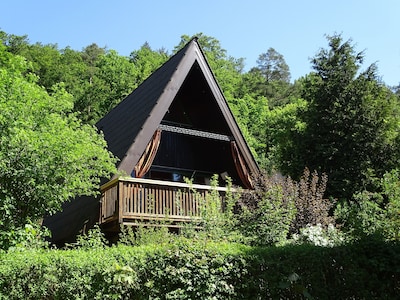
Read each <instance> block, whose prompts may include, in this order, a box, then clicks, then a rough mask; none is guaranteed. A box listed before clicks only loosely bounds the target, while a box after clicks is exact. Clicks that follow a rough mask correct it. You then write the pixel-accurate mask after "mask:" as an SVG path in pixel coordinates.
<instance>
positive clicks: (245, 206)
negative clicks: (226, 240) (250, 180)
mask: <svg viewBox="0 0 400 300" xmlns="http://www.w3.org/2000/svg"><path fill="white" fill-rule="evenodd" d="M296 196H297V187H296V184H295V183H294V182H293V181H292V180H291V179H290V178H284V177H281V176H278V175H276V176H274V177H269V176H259V177H257V178H255V189H254V191H247V192H245V194H244V195H243V197H242V201H241V203H240V209H241V212H240V213H239V220H240V221H239V224H240V225H239V226H240V229H241V231H242V232H243V234H244V236H246V237H247V238H248V239H249V241H248V242H249V243H250V244H254V245H273V244H276V243H282V242H284V241H285V240H286V238H287V237H288V234H289V230H290V226H291V224H292V222H293V220H294V218H295V216H296V206H295V198H296Z"/></svg>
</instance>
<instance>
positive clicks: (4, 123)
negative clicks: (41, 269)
mask: <svg viewBox="0 0 400 300" xmlns="http://www.w3.org/2000/svg"><path fill="white" fill-rule="evenodd" d="M72 107H73V101H72V97H71V95H69V94H68V93H66V92H65V90H64V89H63V87H62V85H55V86H53V88H52V91H51V93H50V94H49V93H48V92H47V91H46V89H44V88H43V87H40V86H38V85H37V76H35V75H33V74H31V73H27V63H26V61H25V60H24V59H23V58H22V57H20V56H15V55H13V54H11V53H9V52H7V51H6V49H5V47H4V46H3V45H2V44H0V112H1V114H0V234H1V232H7V231H9V230H11V229H12V228H16V227H19V226H22V225H24V224H25V223H26V222H28V221H36V220H37V219H40V218H41V217H43V216H44V215H46V214H53V213H55V212H57V211H59V210H60V209H61V205H62V204H63V203H64V202H65V201H68V200H69V199H71V198H73V197H75V196H77V195H90V194H94V193H95V192H96V190H97V187H98V184H99V182H100V178H101V177H104V176H108V175H109V173H111V172H115V159H114V157H113V156H112V154H111V153H109V152H108V151H107V150H106V143H105V141H104V139H103V138H102V136H101V135H100V134H98V133H97V130H96V129H95V128H94V127H92V126H89V125H82V123H81V121H79V120H78V119H77V118H76V116H75V115H74V114H72V113H71V110H72Z"/></svg>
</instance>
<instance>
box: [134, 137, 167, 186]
mask: <svg viewBox="0 0 400 300" xmlns="http://www.w3.org/2000/svg"><path fill="white" fill-rule="evenodd" d="M160 140H161V130H160V129H157V130H156V132H155V133H154V135H153V138H152V139H151V141H150V142H149V144H148V145H147V147H146V149H145V150H144V152H143V154H142V156H141V157H140V159H139V161H138V163H137V164H136V166H135V176H136V177H137V178H141V177H143V176H144V175H145V174H146V173H147V172H148V171H149V169H150V167H151V164H152V163H153V161H154V158H155V157H156V154H157V150H158V147H159V146H160Z"/></svg>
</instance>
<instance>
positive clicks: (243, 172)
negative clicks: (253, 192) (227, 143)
mask: <svg viewBox="0 0 400 300" xmlns="http://www.w3.org/2000/svg"><path fill="white" fill-rule="evenodd" d="M231 150H232V156H233V161H234V163H235V167H236V171H237V172H238V174H239V178H240V180H241V181H242V182H243V184H244V186H245V187H246V188H248V189H252V188H253V183H252V181H251V176H250V173H249V171H248V170H247V167H246V164H245V162H244V160H243V157H242V155H241V154H240V152H239V149H238V148H237V145H236V142H235V141H231Z"/></svg>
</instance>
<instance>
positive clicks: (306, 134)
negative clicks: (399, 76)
mask: <svg viewBox="0 0 400 300" xmlns="http://www.w3.org/2000/svg"><path fill="white" fill-rule="evenodd" d="M328 42H329V49H322V50H320V51H319V52H318V53H317V55H316V56H315V57H314V58H313V59H312V60H311V62H312V65H313V68H314V70H315V72H314V73H311V74H310V75H309V76H306V77H305V79H304V80H303V81H302V85H303V88H302V94H303V98H304V99H305V100H306V101H307V103H308V108H307V110H306V111H305V112H304V113H303V114H301V115H300V121H301V122H302V123H305V124H306V126H305V129H304V131H302V132H301V133H299V135H298V136H297V137H296V138H295V139H294V140H292V141H294V145H295V146H296V147H294V148H293V149H292V151H291V152H289V153H285V155H284V156H285V158H284V160H283V161H288V162H289V161H291V163H290V164H287V165H286V168H285V170H284V171H285V172H288V174H290V175H292V176H293V177H294V178H298V176H299V175H300V174H301V172H302V170H303V168H304V166H307V167H309V168H310V169H312V170H317V171H319V172H324V173H326V174H327V175H328V176H329V183H328V186H327V193H328V195H329V196H333V197H336V198H339V199H351V197H352V195H353V194H354V193H356V192H360V191H362V190H364V189H365V188H368V189H370V190H372V191H373V189H374V188H376V187H374V186H373V184H374V182H373V180H371V174H372V176H375V177H378V178H379V177H381V176H383V174H384V173H385V172H386V171H387V170H390V169H392V168H393V167H395V166H396V164H397V162H398V159H399V152H398V148H399V147H398V145H397V143H398V142H397V140H398V132H399V130H398V126H399V124H400V123H399V116H400V115H399V113H398V107H399V106H398V103H397V100H396V99H395V97H394V95H393V93H392V92H391V91H390V90H389V89H388V88H387V87H385V86H384V85H383V84H382V83H381V82H380V81H379V79H378V76H377V70H376V67H375V66H374V65H372V66H370V67H369V68H367V70H366V71H360V68H361V64H362V61H363V58H364V54H363V53H356V52H355V50H354V46H353V45H352V44H351V41H343V40H342V37H341V36H339V35H334V36H331V37H328Z"/></svg>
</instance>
